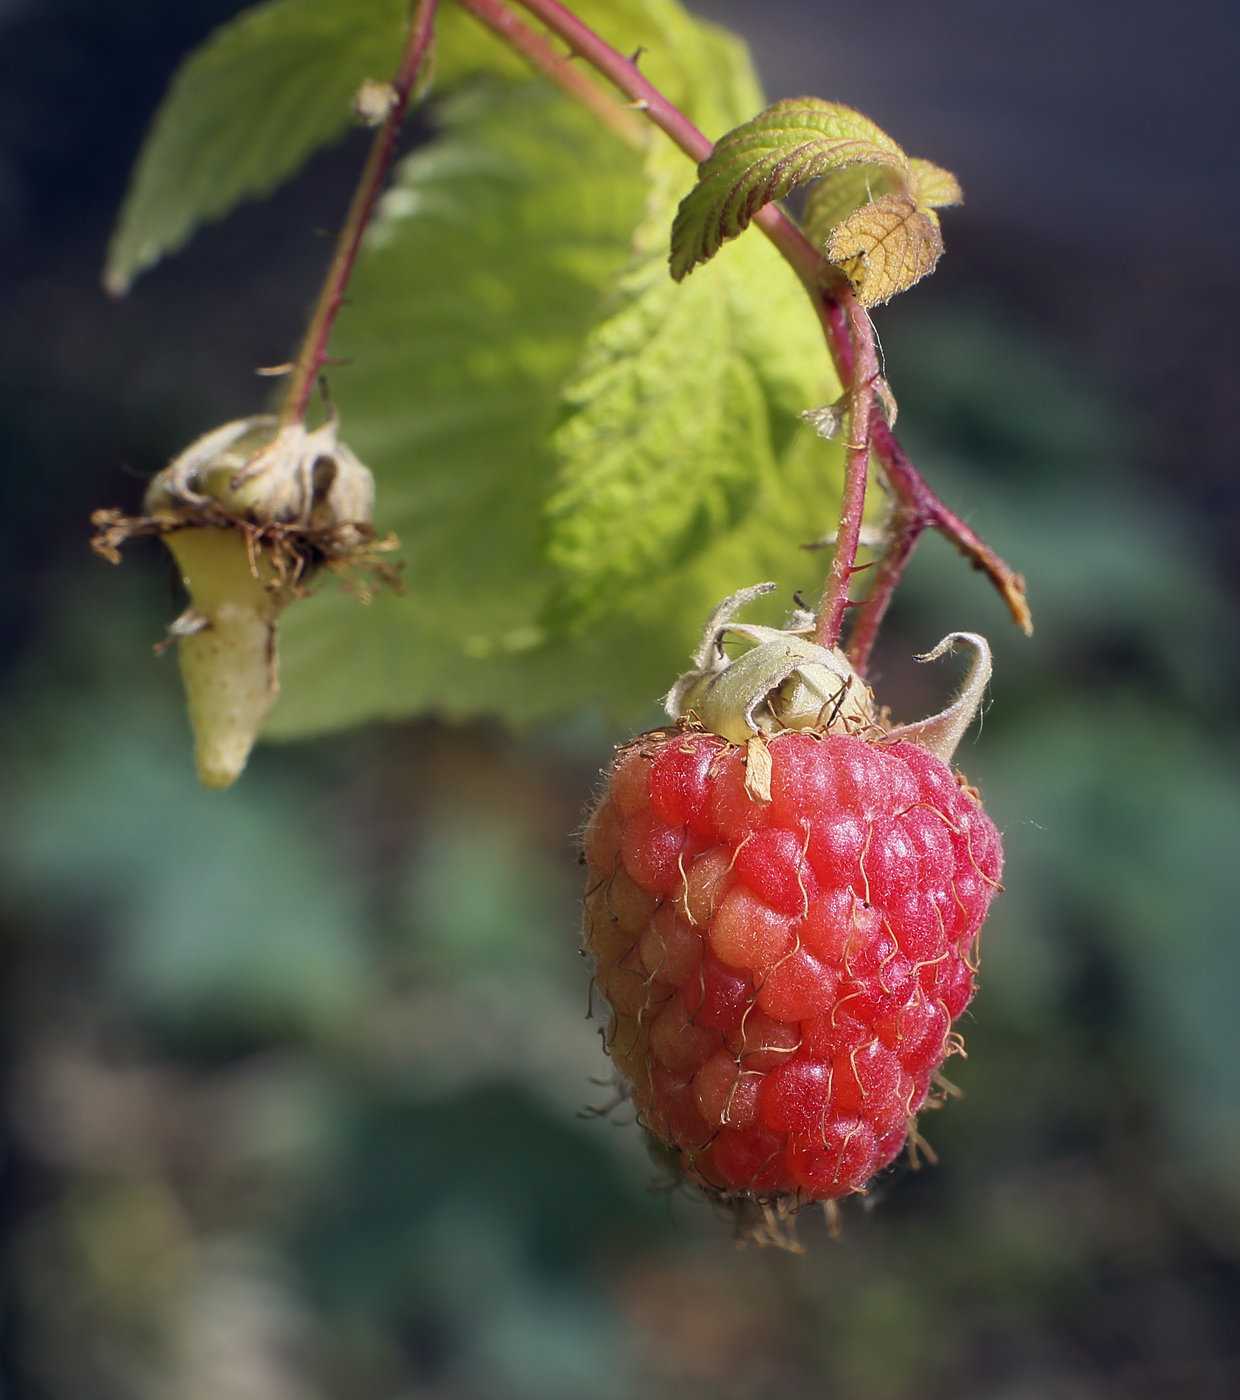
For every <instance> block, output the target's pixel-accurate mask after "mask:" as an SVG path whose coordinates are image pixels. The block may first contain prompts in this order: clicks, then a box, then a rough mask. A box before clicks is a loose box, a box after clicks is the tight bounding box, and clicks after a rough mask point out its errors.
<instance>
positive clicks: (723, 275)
mask: <svg viewBox="0 0 1240 1400" xmlns="http://www.w3.org/2000/svg"><path fill="white" fill-rule="evenodd" d="M648 168H649V172H650V174H651V177H652V188H653V190H654V191H656V193H653V194H652V198H651V201H650V212H649V213H648V215H647V218H646V220H645V221H644V223H643V227H642V229H641V230H639V232H638V235H637V239H636V243H637V247H638V249H639V253H638V256H637V259H636V262H635V265H634V267H633V268H631V269H630V271H629V272H628V273H627V274H626V276H625V277H624V278H623V279H622V281H621V284H620V287H619V289H618V293H617V296H616V298H615V299H614V302H613V304H612V306H611V307H610V308H609V310H608V313H607V314H606V315H604V317H603V318H602V320H601V321H600V322H599V324H598V325H597V326H596V327H595V328H594V329H593V330H592V331H591V333H590V336H589V338H588V340H587V341H586V345H585V349H584V352H583V356H582V361H581V364H580V366H579V368H578V371H577V373H576V374H575V375H574V377H573V378H572V380H571V381H570V382H569V384H568V385H567V386H566V388H565V391H564V396H563V397H564V416H563V418H562V421H561V422H560V424H559V425H558V427H557V428H556V430H555V432H554V433H553V435H552V446H553V448H554V449H555V451H556V453H557V456H558V458H559V464H560V468H559V474H558V479H557V485H556V489H555V491H554V492H553V494H552V496H551V498H550V500H549V501H548V505H547V514H548V525H549V538H548V545H547V557H548V558H549V559H550V561H551V562H552V563H553V564H554V565H555V566H556V568H557V569H558V570H559V571H560V573H561V575H562V581H561V583H560V586H559V588H558V590H557V596H556V599H555V602H554V605H553V608H552V615H553V616H554V617H555V619H556V621H557V622H559V623H565V622H571V623H573V624H574V625H578V626H579V625H581V624H582V623H583V622H585V621H588V620H590V619H592V618H594V617H596V616H597V615H598V614H599V612H600V610H602V611H608V610H614V609H615V607H616V604H617V599H618V597H622V596H623V595H624V594H625V592H626V591H627V590H631V589H644V588H649V587H650V586H651V585H652V584H653V583H655V582H656V581H657V580H658V579H660V578H661V577H663V576H665V575H667V574H668V573H669V572H672V571H674V570H676V569H677V568H678V567H679V566H680V565H682V564H683V563H685V562H686V561H687V560H688V559H690V558H692V557H693V556H694V555H695V554H697V553H699V552H700V551H701V550H703V549H704V548H706V547H707V546H708V545H709V544H710V542H711V541H712V540H713V539H714V538H715V537H717V536H718V535H720V534H721V533H723V532H725V531H727V530H728V529H730V528H732V527H733V526H734V525H736V524H737V523H738V522H739V521H740V520H742V519H743V517H744V515H745V514H746V512H747V510H748V509H749V507H750V505H751V503H752V500H753V497H754V494H755V492H756V490H757V483H758V482H759V481H760V480H762V479H763V477H764V476H765V475H766V474H767V471H768V469H769V466H770V464H771V463H772V462H773V460H774V458H775V455H776V454H777V452H778V451H779V450H781V449H782V448H783V447H784V446H785V445H786V441H787V436H786V434H783V435H782V436H781V427H782V425H781V424H780V422H779V420H780V417H781V414H780V411H779V410H778V409H776V410H774V411H773V410H772V405H771V404H770V403H769V402H768V397H767V393H766V391H765V390H764V385H763V383H762V382H761V378H760V377H761V376H762V375H763V374H764V373H765V374H766V375H767V377H768V382H769V378H770V370H769V362H770V361H771V360H772V359H773V357H778V356H779V354H780V351H779V348H778V346H777V345H776V344H774V343H773V340H774V339H775V337H771V336H768V337H765V338H763V340H762V341H761V343H760V344H759V343H757V342H756V341H755V339H754V338H753V334H752V329H751V328H752V327H753V326H755V325H765V324H768V322H769V319H770V315H771V310H770V308H769V307H767V306H765V305H762V304H760V302H759V301H758V300H755V298H754V292H755V290H757V291H758V294H759V297H760V295H761V291H760V289H758V288H755V287H753V286H752V285H751V283H752V280H753V278H754V275H755V269H754V264H753V259H752V258H750V257H746V256H744V255H741V256H739V257H737V258H732V257H729V258H723V259H719V260H718V261H717V262H715V263H714V264H712V266H711V267H710V268H708V269H706V270H705V271H704V272H703V274H702V275H701V276H700V277H699V278H695V279H694V280H693V281H692V282H688V283H685V284H683V285H679V286H678V285H677V284H676V283H674V282H672V281H670V280H669V278H668V276H667V270H666V265H665V263H664V260H663V256H662V249H663V246H664V236H665V235H664V230H665V229H666V227H667V222H668V219H669V217H670V214H671V210H672V209H674V208H675V206H676V202H677V196H678V195H679V194H680V193H681V191H682V190H683V189H684V187H685V185H686V184H687V183H688V178H689V172H688V169H687V167H685V166H684V164H683V162H676V163H675V164H671V163H669V162H668V160H667V159H666V156H665V154H664V148H659V149H657V150H656V151H655V152H654V153H653V155H652V159H651V162H650V165H649V167H648ZM758 280H759V284H761V283H762V282H764V281H767V280H769V279H764V278H762V277H760V276H759V279H758ZM793 314H794V315H795V311H794V313H793ZM755 352H756V353H755ZM807 363H809V364H812V365H813V366H814V367H815V369H816V370H817V371H818V377H817V378H816V379H814V378H809V379H807V377H806V376H805V375H803V374H802V375H800V376H794V378H795V379H796V380H797V381H798V382H796V387H795V388H792V389H791V394H789V392H788V389H789V386H788V384H787V383H786V382H785V383H784V384H783V385H781V386H780V389H779V390H778V391H776V392H778V393H779V394H780V402H781V404H782V406H783V410H784V411H785V412H787V413H791V414H796V413H798V412H799V411H800V410H801V409H803V408H805V407H806V406H807V404H808V402H809V401H810V400H813V399H814V396H815V395H821V394H823V393H825V392H827V389H826V387H825V385H826V381H827V378H828V375H827V372H826V370H825V367H824V366H825V359H824V356H823V354H822V352H821V350H820V351H819V352H818V353H817V354H814V353H812V352H811V355H810V358H809V361H808V362H807ZM764 367H767V368H764ZM806 394H808V396H809V398H808V399H807V398H806V397H805V395H806ZM798 396H799V398H798Z"/></svg>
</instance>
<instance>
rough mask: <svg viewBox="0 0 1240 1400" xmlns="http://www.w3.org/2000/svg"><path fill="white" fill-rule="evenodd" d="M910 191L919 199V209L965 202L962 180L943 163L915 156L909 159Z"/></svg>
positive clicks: (940, 207)
mask: <svg viewBox="0 0 1240 1400" xmlns="http://www.w3.org/2000/svg"><path fill="white" fill-rule="evenodd" d="M908 164H909V173H910V175H911V177H912V178H911V179H910V180H909V193H910V194H912V195H913V196H914V197H915V198H916V200H917V207H918V208H919V209H943V208H946V206H948V205H949V204H963V203H964V195H963V194H962V193H961V190H960V181H959V180H957V179H956V177H955V176H954V175H953V174H952V173H951V171H950V170H944V169H943V167H942V166H941V165H932V164H931V163H930V161H928V160H919V159H918V158H917V157H916V156H914V157H913V158H912V159H911V160H910V161H909V163H908Z"/></svg>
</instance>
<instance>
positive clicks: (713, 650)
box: [664, 583, 991, 785]
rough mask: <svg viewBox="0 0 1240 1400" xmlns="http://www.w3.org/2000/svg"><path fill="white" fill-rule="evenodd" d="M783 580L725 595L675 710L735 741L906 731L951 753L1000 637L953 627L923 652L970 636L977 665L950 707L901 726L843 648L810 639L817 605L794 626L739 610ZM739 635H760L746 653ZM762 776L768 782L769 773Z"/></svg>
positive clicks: (977, 701)
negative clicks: (734, 645) (743, 619)
mask: <svg viewBox="0 0 1240 1400" xmlns="http://www.w3.org/2000/svg"><path fill="white" fill-rule="evenodd" d="M774 587H775V585H774V584H770V583H763V584H757V585H756V586H755V587H752V588H745V589H741V590H740V592H738V593H734V594H732V596H731V597H729V598H726V599H724V601H723V602H722V603H720V604H719V606H718V607H717V608H716V609H715V610H714V612H713V613H712V614H711V616H710V618H709V620H708V621H707V624H706V629H705V632H704V633H703V636H702V641H701V644H700V645H699V647H698V649H697V651H696V652H695V654H694V658H693V660H694V665H693V668H692V669H691V670H689V671H686V672H685V674H684V675H683V676H681V677H680V679H679V680H678V681H677V682H676V684H675V685H674V686H673V687H672V689H671V691H670V692H669V694H668V696H667V699H666V700H665V702H664V706H665V709H666V710H667V713H668V715H669V716H670V717H671V718H672V719H674V720H678V721H689V722H691V723H695V724H696V725H698V726H700V727H701V728H702V729H705V730H708V731H709V732H710V733H712V734H717V735H719V736H720V738H723V739H726V740H728V742H729V743H733V744H738V745H745V746H747V747H748V749H749V752H750V753H751V754H753V753H754V752H755V743H757V745H758V747H759V748H760V747H761V743H762V741H763V740H765V738H766V737H768V736H770V735H772V734H776V733H778V732H780V731H781V730H787V729H802V730H812V731H814V732H816V733H820V734H852V735H857V736H859V737H861V738H865V739H868V740H871V741H872V742H889V741H896V740H903V741H905V742H907V743H911V744H916V745H917V746H918V747H919V748H923V749H925V750H926V751H927V752H928V753H932V754H934V755H935V756H936V757H937V758H940V759H942V761H943V762H944V763H950V762H951V759H952V755H953V754H954V753H955V751H956V746H957V745H958V744H959V743H960V740H961V739H962V738H963V737H964V734H965V731H966V730H967V729H968V727H969V725H970V724H972V722H973V720H974V719H975V718H976V716H977V712H978V709H979V708H980V706H981V702H982V699H983V697H984V695H985V691H986V686H987V684H988V683H989V681H990V674H991V659H990V647H989V645H988V644H987V642H986V639H985V638H984V637H981V636H978V635H977V634H976V633H974V632H952V633H951V634H950V635H949V636H947V637H945V638H944V639H943V640H942V641H941V642H940V643H939V644H938V646H937V647H935V649H934V650H933V651H932V652H929V653H928V654H927V655H925V656H919V657H918V658H917V659H918V660H919V661H935V660H937V659H938V658H939V657H940V656H942V655H944V654H945V653H946V652H947V651H949V650H951V648H953V647H955V646H957V645H961V646H967V647H969V648H971V649H972V651H973V665H972V666H971V668H970V671H969V675H968V677H967V678H966V680H965V682H964V684H963V686H962V687H961V689H960V691H959V693H958V694H957V696H956V698H955V699H954V700H953V701H952V702H951V704H950V705H948V706H947V707H946V709H944V710H943V711H942V712H941V713H939V714H937V715H932V716H930V717H929V718H928V719H923V720H919V721H917V722H916V723H915V724H904V725H898V726H892V724H891V723H890V721H889V720H888V718H887V715H886V712H885V711H880V710H879V709H878V707H877V706H876V704H875V701H874V696H873V693H872V692H871V691H870V689H869V687H868V686H867V685H866V684H865V682H864V681H863V680H862V679H861V677H860V676H859V675H858V674H857V672H856V671H855V670H854V668H853V666H852V663H851V662H850V661H849V660H848V658H847V657H846V656H845V655H844V653H843V652H842V651H839V650H836V649H832V650H828V649H827V648H826V647H821V646H819V645H817V643H815V642H814V641H812V640H811V639H810V636H809V635H807V634H810V633H812V632H813V624H814V620H813V617H812V615H811V614H809V613H805V612H797V613H794V614H793V616H792V618H791V619H790V620H789V623H788V626H787V627H786V628H783V629H780V628H775V627H758V626H753V625H752V624H748V623H740V622H736V621H735V620H734V618H735V614H736V613H737V612H738V611H739V610H740V609H741V608H742V607H744V606H745V605H746V604H748V603H751V602H753V601H754V599H755V598H758V597H761V596H762V595H763V594H766V593H769V592H771V591H772V589H773V588H774ZM731 640H739V641H749V642H752V643H753V645H752V646H751V647H750V648H749V649H748V650H747V651H743V652H741V653H740V655H738V656H735V657H732V656H729V655H728V653H727V651H726V650H725V649H724V646H725V643H726V642H728V641H731ZM757 781H758V782H759V785H760V783H761V776H760V774H759V775H758V778H757Z"/></svg>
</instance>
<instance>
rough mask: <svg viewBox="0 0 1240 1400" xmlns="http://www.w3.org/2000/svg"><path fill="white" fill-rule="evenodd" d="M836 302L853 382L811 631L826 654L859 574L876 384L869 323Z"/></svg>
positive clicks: (852, 306) (850, 304)
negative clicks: (840, 488)
mask: <svg viewBox="0 0 1240 1400" xmlns="http://www.w3.org/2000/svg"><path fill="white" fill-rule="evenodd" d="M839 298H840V304H841V305H842V306H843V308H844V310H845V312H846V313H847V316H848V324H849V329H850V331H851V335H852V345H853V350H854V354H853V366H852V382H851V383H850V384H849V386H848V445H847V448H846V455H845V459H844V460H845V465H844V495H843V500H842V501H841V503H840V524H839V530H838V531H837V533H836V536H835V550H834V552H833V553H832V555H831V567H830V569H828V571H827V581H826V584H825V586H824V587H823V590H822V603H821V604H820V606H819V608H818V620H817V623H816V625H815V628H814V640H815V641H816V642H817V643H818V645H819V646H820V647H826V648H827V649H828V650H829V649H830V648H831V647H833V646H835V645H836V643H837V642H838V641H839V639H840V631H841V629H842V627H843V625H844V612H845V610H846V609H847V607H848V586H849V584H850V583H851V582H852V576H853V574H855V573H856V572H857V545H858V543H859V541H860V539H861V518H862V516H863V515H864V514H865V488H866V484H867V482H868V481H869V474H870V437H871V426H872V419H873V406H874V381H875V380H876V379H877V378H878V355H877V352H876V350H875V346H874V327H873V326H872V325H871V323H870V318H869V316H867V315H866V313H865V310H864V308H863V307H861V306H860V305H859V304H858V302H857V299H856V297H854V296H853V294H852V293H851V292H840V293H839Z"/></svg>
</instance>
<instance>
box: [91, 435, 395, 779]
mask: <svg viewBox="0 0 1240 1400" xmlns="http://www.w3.org/2000/svg"><path fill="white" fill-rule="evenodd" d="M373 504H374V479H373V477H372V476H371V474H370V471H369V470H368V468H366V467H365V466H363V465H362V463H361V462H360V461H359V460H358V458H357V457H356V456H355V454H354V453H353V452H352V451H351V450H350V448H348V447H347V446H346V445H345V444H344V443H342V442H340V441H339V440H338V438H337V424H336V420H335V418H334V417H333V418H330V419H329V420H328V421H327V422H326V423H324V424H323V425H322V426H321V427H319V428H315V429H307V428H306V427H305V426H304V425H303V424H300V423H294V424H288V425H285V426H280V425H279V424H278V422H277V420H276V419H275V418H274V417H272V416H271V415H268V414H262V415H258V416H255V417H251V418H240V419H237V420H236V421H234V422H231V423H225V424H224V425H223V426H222V427H219V428H216V429H214V430H213V431H211V432H209V433H206V434H204V435H203V436H202V437H200V438H198V439H197V440H196V441H194V442H192V443H191V444H190V445H189V446H188V447H187V448H186V449H185V450H184V451H183V452H182V453H181V454H180V455H179V456H177V457H176V458H174V460H173V461H172V462H171V463H169V465H168V466H167V467H165V468H164V470H163V471H162V472H160V473H159V475H158V476H156V477H155V479H154V480H153V481H152V482H151V485H150V487H149V488H148V490H147V493H146V499H145V502H144V505H145V509H146V514H145V515H144V516H140V517H136V518H131V517H125V516H123V515H121V514H120V513H119V512H117V511H97V512H96V513H95V515H94V517H93V521H94V524H95V525H96V526H97V527H98V530H99V533H98V535H97V536H96V537H95V539H94V541H93V544H94V547H95V549H96V550H97V551H98V552H99V553H100V554H102V555H103V556H104V557H105V558H107V559H109V560H111V561H112V562H113V563H116V562H119V560H120V554H119V546H120V545H121V544H123V543H124V542H125V541H126V540H128V539H130V538H132V537H133V536H135V535H144V534H156V535H158V536H159V537H160V539H162V540H163V542H164V543H165V544H166V545H167V546H168V548H169V550H170V551H171V553H172V555H173V557H174V558H175V560H176V562H177V566H178V568H179V569H180V572H181V576H182V578H183V580H184V582H185V587H186V589H187V591H188V593H189V597H190V605H189V607H188V608H187V609H186V610H185V611H184V612H183V613H182V614H181V616H180V617H178V618H177V619H176V621H175V622H173V623H172V624H171V626H170V627H169V629H168V642H166V643H164V644H162V645H165V646H166V645H167V644H168V643H170V642H174V641H175V642H176V643H177V644H178V653H179V656H180V663H181V674H182V678H183V680H184V682H185V691H186V699H187V702H188V708H189V716H190V723H191V725H192V727H193V731H194V745H195V757H196V760H197V765H198V774H199V777H200V778H201V780H202V782H203V784H204V786H206V787H210V788H224V787H228V786H229V785H230V784H232V783H233V782H234V781H235V780H236V778H237V777H238V776H239V775H240V773H241V771H242V769H243V768H244V767H245V764H246V760H247V758H248V757H249V753H250V749H251V748H252V747H253V744H254V741H255V739H256V738H257V737H258V732H259V730H260V729H261V728H262V725H263V722H264V721H265V719H266V717H267V714H268V712H269V711H270V709H271V706H272V704H273V703H274V702H275V698H276V695H277V694H278V692H279V674H278V659H277V620H278V618H279V615H280V613H281V612H282V611H283V609H284V608H285V607H286V606H287V605H288V604H289V603H290V602H292V601H293V600H294V599H296V598H299V597H301V596H302V595H303V594H304V593H305V591H306V586H307V584H308V583H309V582H310V580H311V579H312V578H313V576H314V575H315V574H316V573H317V572H318V570H319V569H320V568H323V567H326V568H328V569H331V570H332V571H333V572H336V573H338V574H342V575H343V574H344V573H345V571H347V570H349V569H351V568H352V569H360V570H363V571H365V572H368V573H370V574H372V575H375V576H377V577H378V578H379V579H380V580H382V581H385V582H394V579H395V571H394V570H393V569H392V567H391V566H390V565H385V564H383V563H381V562H380V561H379V560H378V559H377V557H376V554H377V552H381V551H385V550H388V549H391V548H394V547H395V541H394V540H389V541H384V542H382V543H377V542H376V540H375V532H374V529H373V527H372V526H371V523H370V518H371V511H372V508H373ZM358 591H359V592H361V594H362V596H363V598H365V597H366V596H367V594H366V591H365V589H364V588H363V589H359V590H358Z"/></svg>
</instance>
